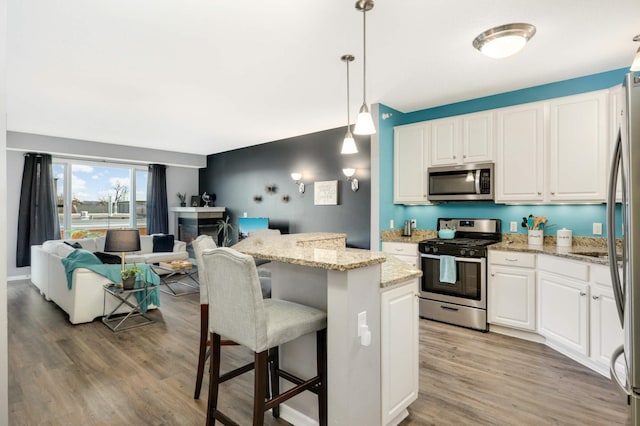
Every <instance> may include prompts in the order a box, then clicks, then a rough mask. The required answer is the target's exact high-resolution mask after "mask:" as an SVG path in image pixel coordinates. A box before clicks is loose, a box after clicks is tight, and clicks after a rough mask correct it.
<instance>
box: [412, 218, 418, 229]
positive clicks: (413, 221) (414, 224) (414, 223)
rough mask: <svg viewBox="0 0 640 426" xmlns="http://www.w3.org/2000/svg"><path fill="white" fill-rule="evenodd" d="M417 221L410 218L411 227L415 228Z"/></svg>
mask: <svg viewBox="0 0 640 426" xmlns="http://www.w3.org/2000/svg"><path fill="white" fill-rule="evenodd" d="M417 223H418V222H416V220H415V219H411V227H412V228H414V229H415V227H416V226H417Z"/></svg>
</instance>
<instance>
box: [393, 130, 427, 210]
mask: <svg viewBox="0 0 640 426" xmlns="http://www.w3.org/2000/svg"><path fill="white" fill-rule="evenodd" d="M429 130H430V126H429V125H428V124H426V123H417V124H409V125H406V126H397V127H395V128H394V132H393V133H394V140H393V154H394V161H393V202H394V203H395V204H429V200H428V199H427V164H428V156H429Z"/></svg>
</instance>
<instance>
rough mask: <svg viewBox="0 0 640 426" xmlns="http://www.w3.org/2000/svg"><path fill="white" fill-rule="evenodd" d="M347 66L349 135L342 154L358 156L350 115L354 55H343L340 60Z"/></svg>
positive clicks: (343, 145)
mask: <svg viewBox="0 0 640 426" xmlns="http://www.w3.org/2000/svg"><path fill="white" fill-rule="evenodd" d="M340 59H342V60H343V61H344V62H346V64H347V133H346V134H345V135H344V141H343V142H342V151H340V153H341V154H356V153H357V152H358V147H357V146H356V141H355V140H353V135H352V134H351V114H349V62H352V61H353V60H354V59H355V57H354V56H353V55H349V54H347V55H342V57H341V58H340Z"/></svg>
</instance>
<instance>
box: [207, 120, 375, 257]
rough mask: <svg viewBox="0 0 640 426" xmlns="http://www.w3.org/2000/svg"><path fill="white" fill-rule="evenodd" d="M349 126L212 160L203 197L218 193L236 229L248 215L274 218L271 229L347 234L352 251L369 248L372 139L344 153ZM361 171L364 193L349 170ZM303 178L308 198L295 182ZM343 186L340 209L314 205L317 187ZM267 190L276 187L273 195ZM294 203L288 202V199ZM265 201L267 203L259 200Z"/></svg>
mask: <svg viewBox="0 0 640 426" xmlns="http://www.w3.org/2000/svg"><path fill="white" fill-rule="evenodd" d="M345 131H346V129H345V128H344V127H342V128H338V129H332V130H326V131H322V132H318V133H312V134H308V135H303V136H298V137H294V138H289V139H283V140H279V141H275V142H270V143H265V144H261V145H255V146H251V147H247V148H242V149H238V150H234V151H228V152H224V153H220V154H213V155H209V156H208V157H207V168H206V169H202V170H201V171H200V193H201V194H202V193H203V192H204V191H206V192H208V193H214V194H216V197H217V198H216V201H215V205H216V206H222V207H226V209H227V213H228V214H229V216H230V221H231V222H232V223H233V224H234V225H235V226H236V232H234V239H235V238H237V223H238V217H241V216H242V215H243V214H244V213H245V212H246V213H247V216H249V217H268V218H269V221H270V224H271V227H276V228H281V229H283V230H288V232H289V233H300V232H342V233H346V234H347V245H348V246H350V247H358V248H367V249H368V248H369V233H370V226H371V224H370V216H371V214H370V213H371V147H370V138H369V137H368V136H367V137H356V144H357V146H358V151H359V152H358V153H357V154H352V155H342V154H340V149H341V147H342V140H343V139H344V134H345ZM349 167H351V168H355V169H356V175H355V177H356V178H357V179H358V180H359V184H360V189H359V190H358V192H353V191H351V183H350V182H348V181H347V178H346V177H345V176H344V174H343V173H342V169H343V168H349ZM292 172H300V173H302V181H303V182H304V184H305V186H306V191H305V193H304V194H300V193H298V187H297V186H296V185H295V184H294V182H293V180H292V179H291V173H292ZM330 180H337V181H338V205H335V206H320V205H314V182H316V181H330ZM267 187H275V192H270V191H269V190H268V189H267ZM284 196H288V197H289V201H288V202H284V201H283V199H282V198H283V197H284ZM254 197H261V198H262V201H258V202H256V201H254Z"/></svg>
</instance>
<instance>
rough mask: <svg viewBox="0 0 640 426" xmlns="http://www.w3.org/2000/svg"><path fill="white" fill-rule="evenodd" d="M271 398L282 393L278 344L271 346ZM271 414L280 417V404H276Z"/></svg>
mask: <svg viewBox="0 0 640 426" xmlns="http://www.w3.org/2000/svg"><path fill="white" fill-rule="evenodd" d="M270 350H271V398H275V397H276V396H278V395H280V377H279V376H278V370H279V368H280V358H279V354H280V352H279V350H278V347H277V346H276V347H275V348H271V349H270ZM271 414H272V415H273V417H275V418H276V419H277V418H278V417H280V405H274V407H273V408H272V409H271Z"/></svg>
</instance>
